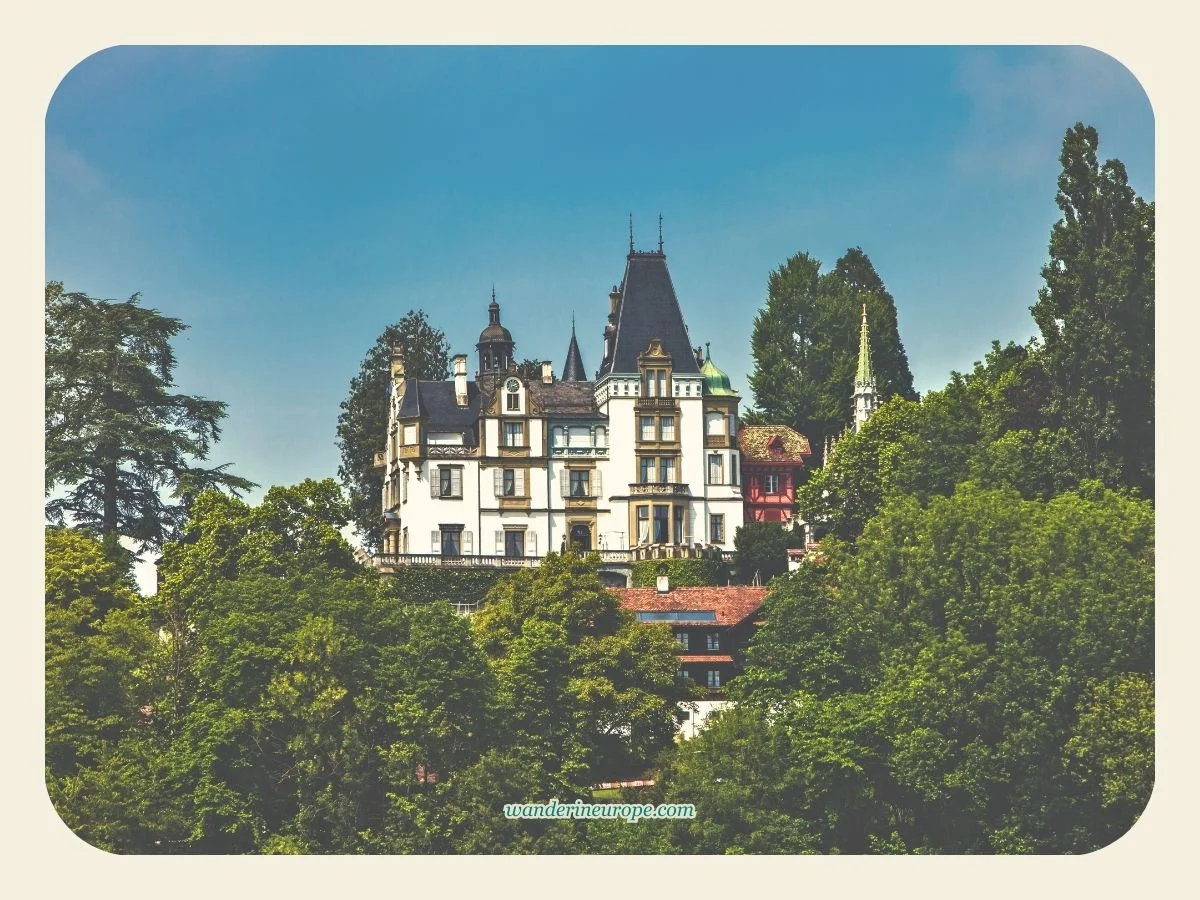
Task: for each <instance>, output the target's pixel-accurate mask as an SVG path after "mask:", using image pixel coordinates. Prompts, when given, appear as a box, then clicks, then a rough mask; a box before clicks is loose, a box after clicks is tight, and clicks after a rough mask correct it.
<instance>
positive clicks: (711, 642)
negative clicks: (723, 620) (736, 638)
mask: <svg viewBox="0 0 1200 900" xmlns="http://www.w3.org/2000/svg"><path fill="white" fill-rule="evenodd" d="M705 640H706V643H707V646H708V649H709V650H720V649H721V636H720V635H719V634H716V633H712V634H709V635H706V637H705Z"/></svg>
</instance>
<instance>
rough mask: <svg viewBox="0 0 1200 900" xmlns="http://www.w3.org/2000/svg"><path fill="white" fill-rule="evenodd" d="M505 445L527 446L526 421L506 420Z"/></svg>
mask: <svg viewBox="0 0 1200 900" xmlns="http://www.w3.org/2000/svg"><path fill="white" fill-rule="evenodd" d="M504 446H505V447H524V446H525V423H524V422H505V423H504Z"/></svg>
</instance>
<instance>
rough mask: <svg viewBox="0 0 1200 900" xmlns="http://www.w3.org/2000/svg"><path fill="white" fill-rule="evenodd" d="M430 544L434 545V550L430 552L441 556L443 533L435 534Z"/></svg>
mask: <svg viewBox="0 0 1200 900" xmlns="http://www.w3.org/2000/svg"><path fill="white" fill-rule="evenodd" d="M430 543H431V544H432V549H431V550H430V552H431V553H439V554H440V553H441V552H442V533H441V532H440V531H435V532H433V537H432V538H430Z"/></svg>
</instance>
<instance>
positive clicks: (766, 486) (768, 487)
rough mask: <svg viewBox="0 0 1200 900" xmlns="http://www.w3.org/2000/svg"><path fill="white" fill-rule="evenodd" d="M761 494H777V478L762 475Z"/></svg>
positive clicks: (776, 476) (775, 476)
mask: <svg viewBox="0 0 1200 900" xmlns="http://www.w3.org/2000/svg"><path fill="white" fill-rule="evenodd" d="M763 493H764V494H778V493H779V476H778V475H764V476H763Z"/></svg>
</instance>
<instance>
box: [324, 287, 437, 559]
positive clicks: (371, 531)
mask: <svg viewBox="0 0 1200 900" xmlns="http://www.w3.org/2000/svg"><path fill="white" fill-rule="evenodd" d="M393 347H400V348H401V350H402V351H403V353H404V370H405V377H406V378H411V379H416V380H421V381H440V380H442V379H444V378H446V377H447V375H448V374H449V371H450V369H449V366H450V345H449V344H448V343H447V342H446V336H445V335H444V334H443V333H442V332H441V331H439V330H438V329H436V328H434V327H433V326H432V325H430V324H429V319H428V317H427V316H426V315H425V312H424V311H423V310H409V311H408V313H406V314H405V315H404V317H403V318H401V319H400V320H399V321H398V322H395V323H393V324H391V325H389V326H388V327H387V328H385V329H384V330H383V333H382V334H380V335H379V337H378V338H376V339H375V343H374V344H372V345H371V347H370V349H369V350H367V353H366V355H365V356H364V357H363V361H362V365H361V366H360V367H359V370H358V374H357V375H355V376H354V377H353V378H352V379H351V380H350V392H349V394H348V395H347V396H346V399H345V400H343V401H342V403H341V407H340V409H341V412H340V413H339V414H338V424H337V446H338V451H339V452H340V453H341V464H340V465H339V466H338V477H339V478H340V479H341V481H342V484H343V485H344V486H345V487H346V490H347V491H348V492H349V494H350V506H351V509H352V510H353V515H352V518H353V521H354V524H355V527H356V528H357V529H358V533H359V537H360V538H361V539H362V540H363V542H364V543H365V544H366V545H367V546H368V547H370V548H373V549H378V547H379V546H380V544H381V543H382V541H383V520H382V516H383V509H382V506H381V504H382V492H383V478H382V476H380V475H378V474H376V473H375V472H374V471H373V470H372V466H373V464H374V458H375V451H377V450H382V449H383V447H384V444H385V443H386V441H387V423H388V400H389V398H390V396H391V390H390V387H389V385H390V382H391V368H390V366H391V358H392V348H393Z"/></svg>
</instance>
